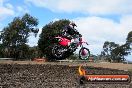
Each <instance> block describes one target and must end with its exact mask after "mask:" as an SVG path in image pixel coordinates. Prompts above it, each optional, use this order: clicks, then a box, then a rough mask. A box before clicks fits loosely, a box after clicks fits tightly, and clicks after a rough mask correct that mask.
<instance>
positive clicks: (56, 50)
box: [52, 45, 64, 59]
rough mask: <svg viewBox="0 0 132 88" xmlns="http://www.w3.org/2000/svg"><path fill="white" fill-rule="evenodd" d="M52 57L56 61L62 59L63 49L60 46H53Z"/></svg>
mask: <svg viewBox="0 0 132 88" xmlns="http://www.w3.org/2000/svg"><path fill="white" fill-rule="evenodd" d="M52 55H53V57H54V58H56V59H62V58H63V56H64V48H63V47H62V46H60V45H54V46H53V48H52Z"/></svg>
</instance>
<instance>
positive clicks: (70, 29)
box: [62, 22, 82, 46]
mask: <svg viewBox="0 0 132 88" xmlns="http://www.w3.org/2000/svg"><path fill="white" fill-rule="evenodd" d="M75 27H77V25H76V24H75V23H74V22H70V23H69V25H67V26H65V28H64V29H63V31H62V35H63V36H64V37H66V38H68V39H70V40H71V41H72V42H71V43H70V44H69V46H70V45H72V44H73V43H76V42H77V40H76V38H77V36H79V37H82V35H81V34H80V33H79V32H78V31H77V30H76V29H75Z"/></svg>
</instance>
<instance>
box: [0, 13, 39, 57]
mask: <svg viewBox="0 0 132 88" xmlns="http://www.w3.org/2000/svg"><path fill="white" fill-rule="evenodd" d="M37 25H38V20H37V19H36V18H35V17H32V16H31V15H29V14H27V13H26V14H25V15H24V16H22V17H15V18H14V19H13V21H12V22H11V23H9V24H8V26H6V27H5V28H4V29H3V33H1V35H0V39H1V41H2V45H3V47H4V49H6V51H7V52H8V53H7V54H6V55H5V57H12V58H26V57H25V53H26V52H27V51H28V48H29V46H28V45H27V44H26V43H27V42H28V37H29V36H30V33H34V34H35V35H36V34H37V33H38V31H39V30H38V29H37V28H36V27H37ZM21 54H22V55H21ZM19 56H20V57H19Z"/></svg>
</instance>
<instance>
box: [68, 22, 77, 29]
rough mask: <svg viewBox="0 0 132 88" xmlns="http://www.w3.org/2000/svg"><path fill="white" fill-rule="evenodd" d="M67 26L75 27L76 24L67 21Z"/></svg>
mask: <svg viewBox="0 0 132 88" xmlns="http://www.w3.org/2000/svg"><path fill="white" fill-rule="evenodd" d="M69 26H70V27H71V28H74V27H75V26H76V27H77V25H76V24H75V23H74V22H73V21H72V22H70V23H69Z"/></svg>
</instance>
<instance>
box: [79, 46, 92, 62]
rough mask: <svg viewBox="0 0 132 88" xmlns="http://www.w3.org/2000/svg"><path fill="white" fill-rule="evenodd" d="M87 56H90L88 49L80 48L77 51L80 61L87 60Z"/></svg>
mask: <svg viewBox="0 0 132 88" xmlns="http://www.w3.org/2000/svg"><path fill="white" fill-rule="evenodd" d="M89 56H90V51H89V49H88V48H85V47H83V48H81V49H80V50H79V58H80V59H82V60H87V59H89Z"/></svg>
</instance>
